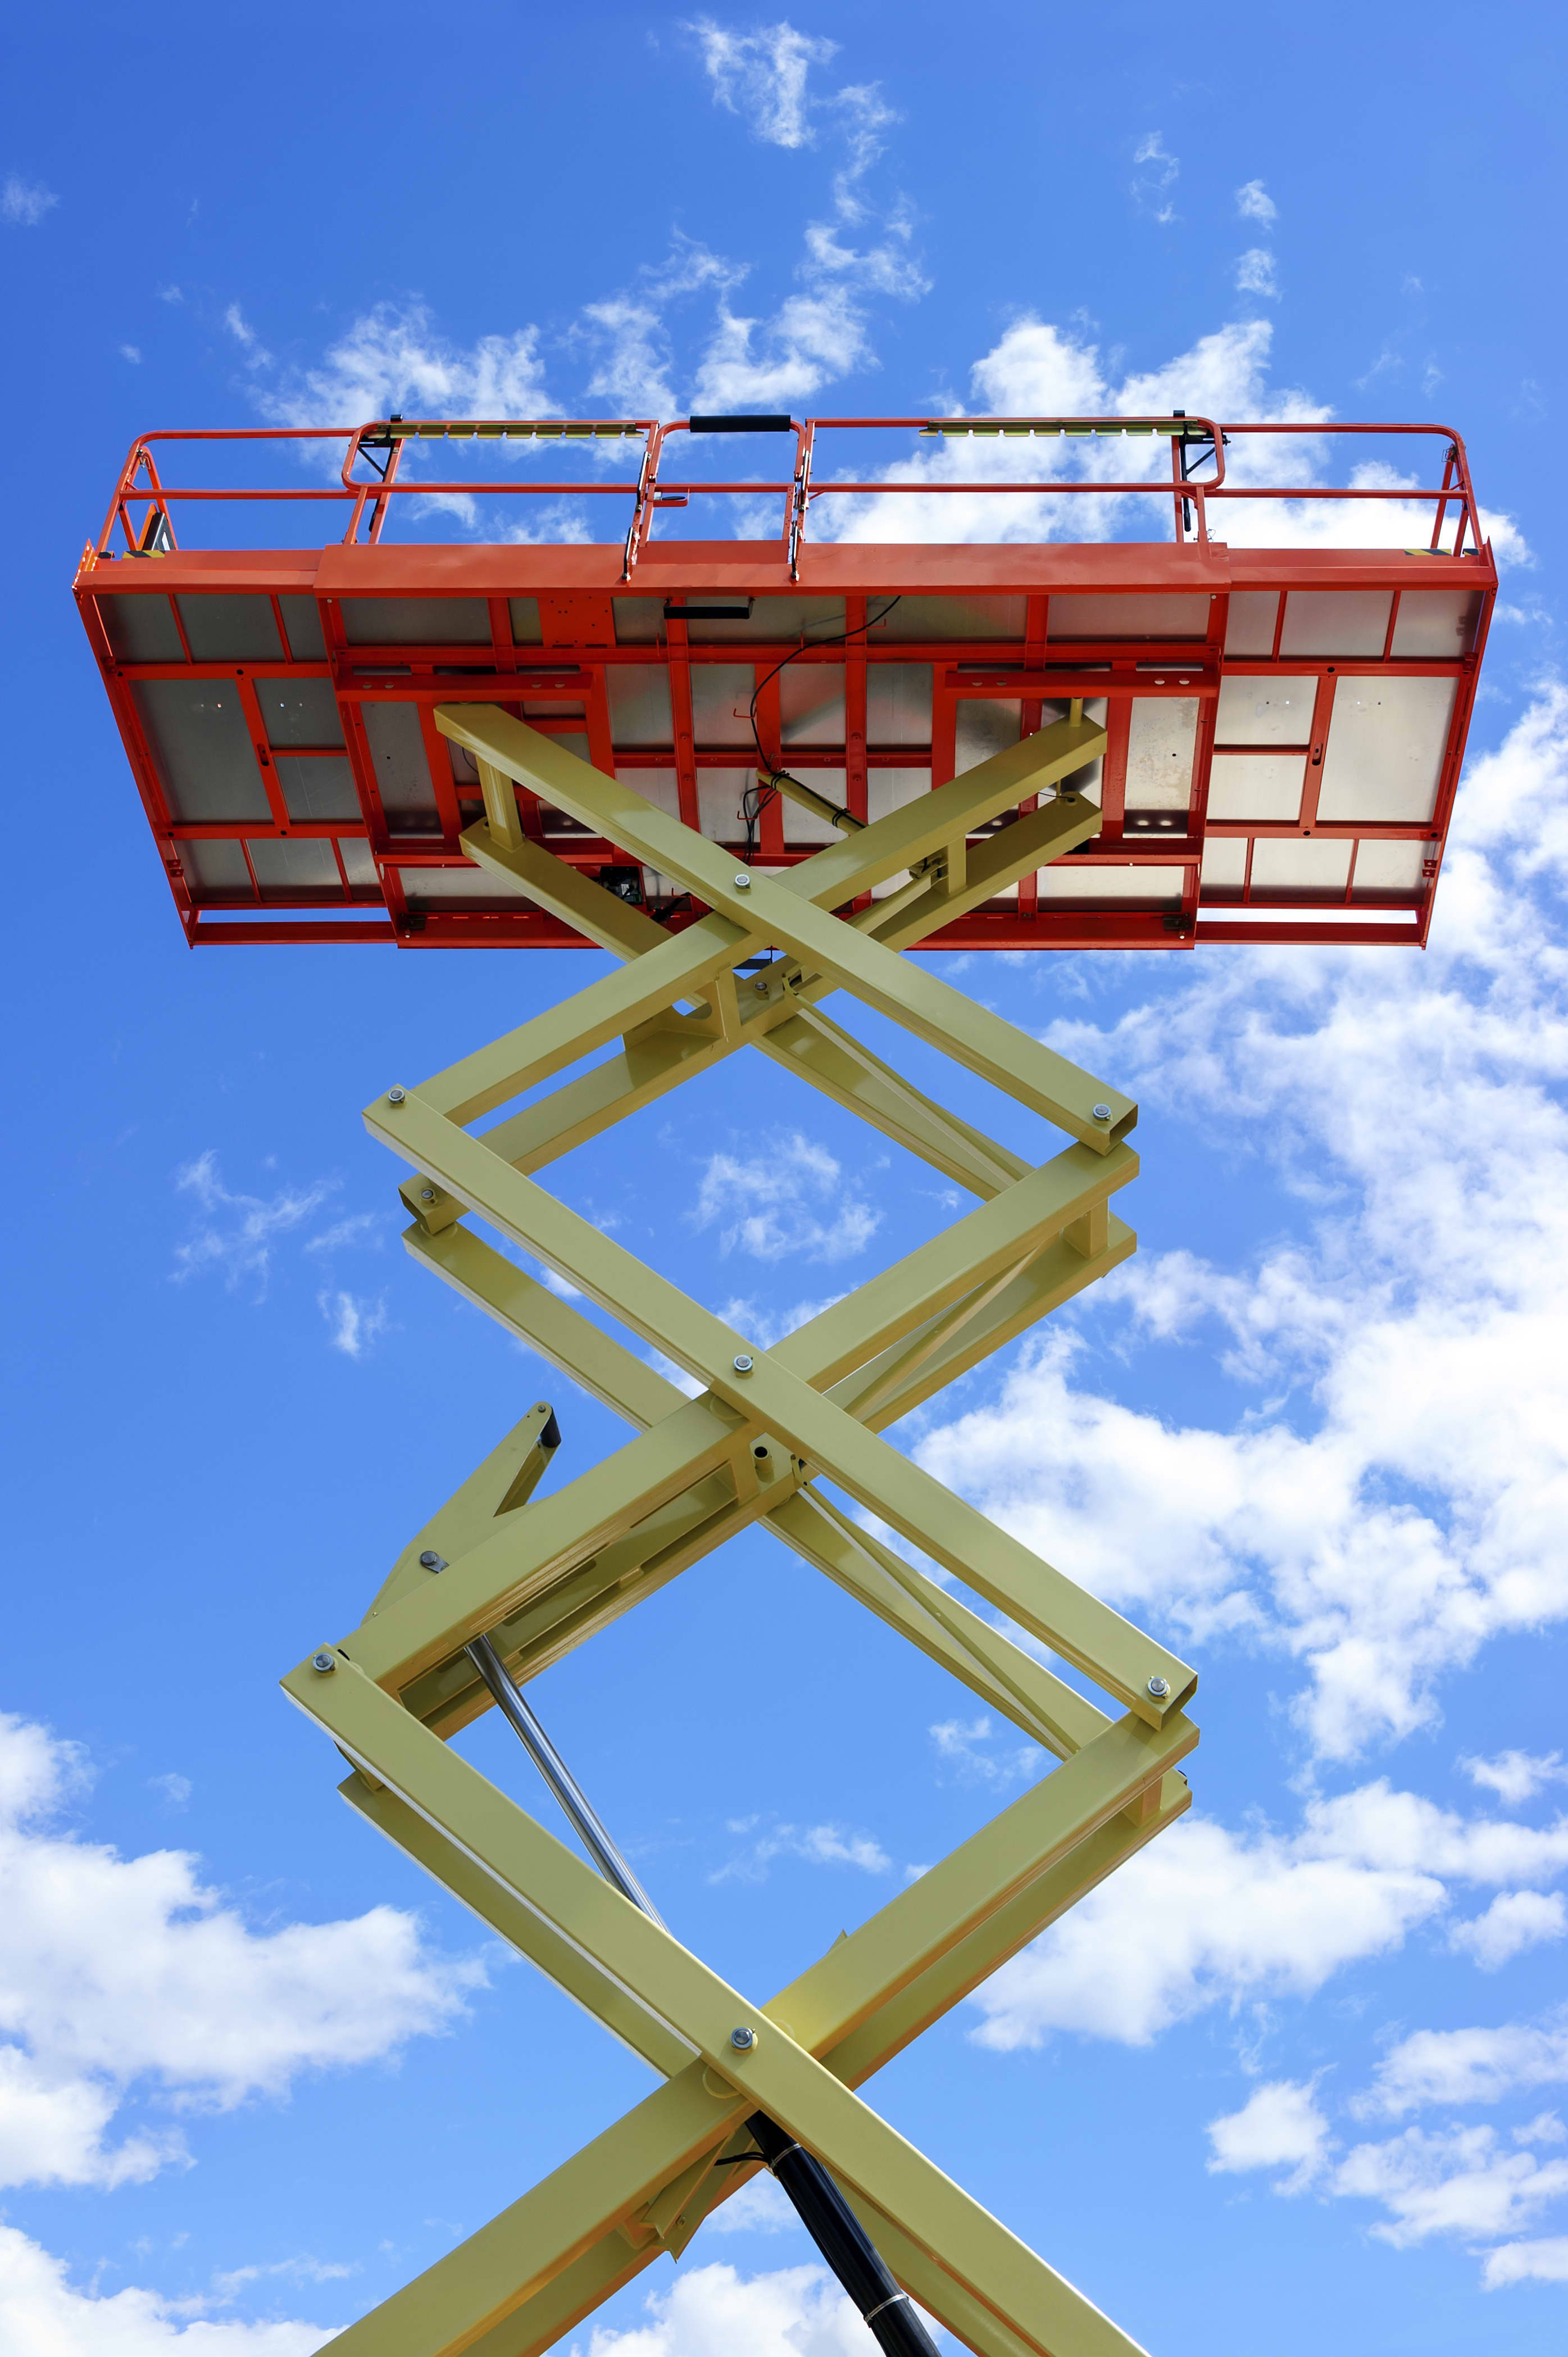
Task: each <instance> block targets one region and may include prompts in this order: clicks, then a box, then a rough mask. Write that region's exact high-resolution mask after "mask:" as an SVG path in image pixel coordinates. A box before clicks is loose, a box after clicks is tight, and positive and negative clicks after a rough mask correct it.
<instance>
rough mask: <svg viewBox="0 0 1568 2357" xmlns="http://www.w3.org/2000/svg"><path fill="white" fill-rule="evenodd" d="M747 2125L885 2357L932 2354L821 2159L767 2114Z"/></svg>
mask: <svg viewBox="0 0 1568 2357" xmlns="http://www.w3.org/2000/svg"><path fill="white" fill-rule="evenodd" d="M746 2133H747V2134H748V2135H749V2136H750V2137H751V2139H752V2141H753V2143H754V2144H755V2145H756V2147H757V2150H758V2152H759V2153H760V2154H761V2155H762V2158H764V2160H765V2161H766V2162H767V2163H768V2168H769V2169H771V2170H772V2172H773V2175H774V2177H775V2178H776V2179H777V2180H778V2182H779V2186H780V2187H781V2188H782V2190H783V2191H784V2192H785V2194H786V2195H787V2196H788V2198H789V2201H790V2202H791V2203H792V2204H793V2205H794V2210H795V2214H796V2216H797V2217H798V2218H799V2219H800V2223H801V2225H802V2226H804V2228H805V2230H806V2232H807V2233H808V2234H810V2236H811V2240H812V2242H813V2243H815V2244H816V2246H817V2248H818V2250H819V2251H821V2253H822V2256H823V2258H824V2259H825V2260H826V2261H827V2264H828V2265H829V2266H830V2267H832V2271H833V2273H834V2275H835V2276H837V2277H838V2279H839V2281H840V2283H841V2284H843V2287H844V2289H845V2291H846V2292H847V2293H848V2294H849V2296H850V2298H851V2299H853V2300H854V2304H855V2306H856V2308H857V2309H859V2310H860V2312H861V2315H862V2316H863V2317H864V2318H865V2322H866V2324H867V2326H868V2327H869V2329H870V2330H871V2332H872V2335H873V2337H874V2338H875V2341H877V2343H878V2344H879V2346H880V2347H882V2348H883V2349H885V2350H886V2352H887V2357H937V2345H936V2342H935V2341H933V2340H932V2339H931V2336H930V2334H929V2332H928V2331H927V2330H926V2328H925V2326H924V2325H923V2324H922V2323H921V2321H920V2319H919V2318H918V2316H917V2315H916V2313H915V2309H914V2306H913V2303H912V2302H911V2300H910V2298H909V2296H908V2292H902V2291H900V2290H899V2288H898V2287H897V2284H896V2283H895V2282H894V2280H893V2278H892V2276H890V2275H889V2274H888V2272H887V2269H886V2266H884V2264H883V2262H882V2260H881V2258H880V2257H879V2256H878V2255H877V2252H876V2249H875V2245H874V2244H873V2243H872V2242H871V2240H870V2238H869V2237H868V2235H867V2234H866V2232H865V2227H864V2226H863V2225H862V2224H861V2222H860V2221H859V2219H858V2218H857V2217H856V2216H855V2214H854V2211H853V2210H852V2209H851V2208H850V2206H849V2203H848V2202H847V2201H845V2200H844V2198H843V2194H842V2193H841V2192H840V2191H839V2190H838V2187H837V2186H836V2185H835V2184H834V2183H833V2180H832V2178H831V2177H830V2176H829V2175H828V2172H827V2170H826V2169H824V2168H823V2167H822V2162H821V2161H820V2160H818V2159H817V2158H816V2157H815V2155H814V2154H812V2153H809V2152H807V2151H806V2150H805V2148H804V2147H802V2146H800V2145H798V2144H797V2143H796V2142H795V2140H794V2138H793V2137H792V2136H787V2135H786V2134H785V2132H784V2130H783V2129H782V2128H781V2127H780V2126H779V2125H778V2123H777V2121H775V2120H770V2119H769V2118H768V2115H767V2113H766V2112H753V2114H752V2115H751V2117H750V2118H749V2119H748V2120H747V2122H746Z"/></svg>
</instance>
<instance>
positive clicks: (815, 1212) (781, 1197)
mask: <svg viewBox="0 0 1568 2357" xmlns="http://www.w3.org/2000/svg"><path fill="white" fill-rule="evenodd" d="M692 1216H693V1219H694V1221H695V1222H696V1224H697V1225H698V1227H700V1228H713V1227H716V1228H717V1229H718V1230H719V1244H720V1249H721V1250H722V1251H724V1252H725V1253H729V1252H733V1251H736V1249H738V1250H740V1251H741V1252H744V1253H747V1254H750V1255H751V1257H752V1258H753V1259H755V1260H765V1261H779V1260H783V1259H784V1258H786V1257H787V1256H788V1255H789V1254H794V1253H799V1254H803V1255H804V1257H805V1258H806V1259H808V1260H814V1261H827V1262H832V1261H841V1260H848V1259H850V1258H852V1257H853V1255H854V1254H856V1253H858V1252H864V1251H865V1246H866V1245H867V1243H869V1242H870V1241H871V1238H872V1236H873V1235H874V1234H875V1232H876V1229H877V1227H878V1225H879V1224H880V1222H881V1217H882V1215H881V1213H880V1211H877V1210H876V1209H875V1206H874V1205H873V1204H870V1203H868V1202H866V1201H865V1199H864V1197H863V1196H861V1195H860V1194H859V1192H858V1191H857V1190H856V1189H855V1187H854V1184H853V1183H849V1184H846V1182H845V1180H844V1177H843V1171H842V1169H841V1168H840V1167H839V1164H838V1162H837V1161H836V1160H835V1158H834V1157H833V1156H832V1155H831V1154H830V1153H829V1152H828V1151H827V1149H826V1147H824V1146H816V1145H814V1144H813V1143H812V1142H811V1139H810V1138H807V1137H803V1136H801V1135H800V1132H799V1131H796V1132H794V1133H793V1134H792V1135H788V1136H783V1137H779V1138H776V1139H775V1140H773V1141H772V1143H771V1145H770V1146H769V1147H768V1151H767V1152H766V1153H765V1154H763V1155H759V1156H758V1157H756V1158H755V1159H754V1160H743V1159H741V1158H739V1157H736V1156H735V1155H733V1154H714V1155H711V1156H710V1157H709V1158H708V1162H707V1166H706V1168H705V1169H704V1170H703V1177H702V1182H701V1185H700V1186H699V1188H698V1190H697V1200H696V1203H695V1205H694V1207H693V1213H692Z"/></svg>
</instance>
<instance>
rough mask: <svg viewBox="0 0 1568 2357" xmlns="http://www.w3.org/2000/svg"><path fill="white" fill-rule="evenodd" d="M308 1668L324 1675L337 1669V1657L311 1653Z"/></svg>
mask: <svg viewBox="0 0 1568 2357" xmlns="http://www.w3.org/2000/svg"><path fill="white" fill-rule="evenodd" d="M310 1666H311V1668H312V1669H313V1670H319V1671H321V1672H322V1674H324V1675H325V1674H326V1673H327V1671H328V1670H335V1669H336V1668H337V1666H338V1656H337V1654H336V1653H312V1655H311V1657H310Z"/></svg>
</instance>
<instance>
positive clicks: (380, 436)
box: [95, 410, 1482, 580]
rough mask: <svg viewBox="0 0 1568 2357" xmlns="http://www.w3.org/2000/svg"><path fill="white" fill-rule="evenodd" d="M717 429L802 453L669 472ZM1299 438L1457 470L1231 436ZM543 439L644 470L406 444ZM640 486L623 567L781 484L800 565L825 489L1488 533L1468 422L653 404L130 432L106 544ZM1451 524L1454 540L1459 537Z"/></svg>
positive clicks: (1195, 518)
mask: <svg viewBox="0 0 1568 2357" xmlns="http://www.w3.org/2000/svg"><path fill="white" fill-rule="evenodd" d="M852 430H853V431H854V432H857V433H865V432H881V433H889V432H901V431H904V432H911V433H913V434H914V435H915V436H917V437H918V440H919V441H922V442H940V443H942V444H949V443H951V442H953V441H957V440H967V441H973V442H977V443H981V442H993V441H994V442H1000V443H1013V442H1018V441H1074V442H1077V441H1083V442H1086V443H1090V442H1091V443H1093V444H1094V445H1096V446H1097V447H1098V446H1100V445H1103V444H1108V443H1110V442H1112V441H1118V442H1120V443H1122V445H1123V446H1125V445H1127V444H1129V443H1130V444H1132V445H1133V446H1134V447H1137V446H1141V445H1142V444H1144V443H1145V442H1148V441H1151V440H1153V441H1161V440H1163V441H1165V443H1167V444H1168V446H1169V451H1170V477H1169V480H1168V482H1162V481H1161V480H1159V479H1155V478H1154V477H1152V476H1151V475H1150V474H1148V473H1144V474H1138V475H1134V476H1133V479H1131V480H1128V479H1112V478H1110V477H1102V476H1100V475H1096V474H1093V473H1089V474H1084V475H1080V476H1078V477H1074V478H1071V479H1067V478H1064V477H1062V476H1059V475H1050V474H1045V475H1040V474H1037V473H1031V474H1030V475H1028V476H1013V475H1008V476H1006V477H1004V478H999V477H997V476H996V475H994V474H992V475H981V476H979V477H977V478H972V479H958V478H955V479H936V478H934V477H933V475H932V473H931V472H930V470H929V468H926V467H919V468H915V467H911V468H910V471H908V472H907V473H900V472H897V471H896V472H891V473H884V474H881V475H875V476H872V477H868V478H865V479H855V478H853V477H849V476H838V475H835V476H833V477H831V478H829V479H821V478H819V477H818V475H817V473H816V471H815V469H816V462H817V457H818V448H819V445H818V436H819V435H830V436H837V435H839V434H842V433H844V432H848V431H852ZM719 434H745V435H748V436H749V435H761V434H788V435H789V436H792V437H793V443H794V450H793V458H792V463H791V466H790V469H789V475H788V476H787V477H782V478H777V479H768V478H762V477H749V478H746V477H741V478H736V477H718V478H705V477H701V476H698V475H696V474H694V473H691V472H688V473H687V474H685V475H684V476H682V477H681V478H678V479H666V477H665V476H664V474H663V472H662V469H663V467H664V462H665V460H666V457H669V456H672V455H673V448H674V446H673V444H672V437H673V436H678V435H686V436H693V435H698V436H711V435H719ZM1240 436H1294V438H1295V440H1296V441H1297V442H1298V443H1304V444H1306V445H1309V446H1310V445H1314V444H1322V443H1333V442H1334V441H1336V440H1337V439H1338V440H1343V439H1344V438H1345V437H1364V436H1388V437H1391V438H1393V439H1395V440H1396V441H1398V440H1413V441H1415V442H1417V443H1419V444H1421V445H1422V446H1423V447H1424V445H1425V444H1427V443H1429V442H1430V441H1432V440H1434V439H1435V440H1437V441H1438V442H1439V443H1440V444H1441V445H1442V447H1443V452H1444V456H1443V479H1442V481H1441V482H1440V483H1439V484H1437V485H1436V486H1428V485H1423V484H1415V483H1404V482H1401V481H1398V480H1393V481H1388V482H1380V483H1367V482H1360V483H1348V484H1344V483H1313V482H1307V483H1277V482H1261V483H1260V482H1250V481H1249V482H1240V481H1235V480H1232V479H1230V476H1229V474H1228V472H1227V468H1226V455H1225V454H1226V449H1227V446H1228V445H1230V444H1232V443H1233V442H1235V441H1236V439H1237V438H1238V437H1240ZM461 441H479V442H487V443H488V442H501V441H505V442H535V443H547V444H553V443H557V442H558V443H561V444H576V445H579V446H581V445H593V446H595V447H604V446H605V445H607V444H611V443H617V442H620V443H632V444H635V445H638V446H639V460H638V467H637V471H636V475H635V477H634V478H633V479H629V480H628V479H625V478H620V479H615V480H595V479H576V478H573V479H564V480H560V479H552V480H549V481H541V480H538V479H528V480H520V479H518V478H516V477H510V478H505V479H499V480H478V479H474V478H471V477H455V478H451V479H447V478H446V477H442V476H424V475H421V476H417V477H415V476H409V477H406V478H405V477H403V475H402V472H401V469H402V461H403V453H404V451H405V450H406V449H407V448H408V447H409V446H410V445H411V444H417V445H420V446H433V445H435V443H438V442H439V443H447V442H461ZM229 443H241V444H253V443H263V444H278V445H281V444H285V443H318V444H329V443H340V444H342V445H343V446H344V449H343V460H342V465H341V468H340V471H339V475H338V481H337V482H336V483H334V484H309V485H306V484H277V485H260V486H258V485H254V484H252V485H247V486H243V487H233V486H208V485H196V484H188V483H184V484H176V483H166V482H165V481H164V480H163V479H162V478H161V476H160V474H159V471H158V466H157V460H156V457H155V455H154V446H155V445H165V444H176V445H179V446H181V447H184V446H188V445H203V446H204V445H214V444H229ZM519 497H522V498H528V499H535V500H537V499H546V498H553V499H558V500H559V499H573V500H576V499H614V498H619V499H627V500H630V501H631V506H632V512H631V520H630V522H629V525H628V530H627V533H626V539H625V544H624V558H623V565H622V576H621V577H622V579H623V580H629V578H630V577H631V574H632V571H633V568H634V566H635V565H636V564H637V562H638V560H639V557H640V556H641V555H642V554H643V553H644V551H645V549H646V548H647V546H648V544H649V541H650V538H651V537H652V536H653V531H654V524H655V519H656V518H657V517H658V516H659V515H660V513H661V512H662V511H666V510H671V509H685V508H689V507H690V506H691V503H692V501H693V500H698V499H704V498H710V497H719V498H723V497H745V498H748V499H752V500H756V499H761V498H772V497H778V498H780V499H781V500H783V511H782V516H781V521H780V524H779V535H778V537H779V546H780V549H781V551H782V553H783V554H785V555H786V557H787V558H788V561H789V573H790V577H791V578H795V577H796V576H797V575H798V571H799V564H800V548H801V545H802V543H803V541H804V539H805V535H806V526H807V520H808V517H809V515H810V513H811V509H812V508H813V507H815V505H816V504H817V502H818V501H819V500H824V499H839V500H843V499H861V500H870V499H878V500H881V499H905V498H918V499H950V498H954V497H969V498H975V497H987V498H990V497H996V498H1014V499H1016V498H1020V497H1026V498H1036V499H1074V498H1079V499H1085V498H1093V499H1100V498H1106V499H1141V500H1148V499H1150V498H1151V497H1153V498H1159V497H1168V498H1169V499H1170V500H1171V503H1172V514H1173V521H1174V535H1175V538H1176V541H1177V543H1178V544H1179V543H1183V542H1185V541H1187V540H1188V539H1190V540H1192V541H1193V542H1194V543H1195V544H1197V545H1198V546H1207V545H1208V540H1209V526H1210V507H1211V503H1213V502H1215V501H1221V500H1273V501H1274V502H1275V503H1277V504H1291V503H1294V502H1297V501H1319V500H1353V501H1371V502H1383V503H1385V504H1386V503H1389V502H1393V503H1396V504H1401V505H1411V504H1413V505H1416V506H1418V507H1430V508H1431V509H1432V511H1433V520H1432V527H1431V533H1430V538H1429V540H1428V542H1427V545H1428V546H1429V547H1430V548H1431V549H1432V550H1434V552H1435V551H1439V550H1443V551H1444V552H1445V553H1446V554H1451V555H1455V556H1456V555H1460V554H1464V553H1465V551H1466V545H1468V547H1469V549H1470V550H1471V552H1472V553H1478V551H1479V550H1480V548H1481V546H1482V531H1481V522H1480V516H1479V512H1478V511H1477V505H1476V500H1475V493H1474V490H1473V487H1472V484H1471V479H1470V471H1469V463H1468V460H1467V457H1466V451H1465V445H1464V443H1463V441H1462V440H1461V438H1460V436H1458V435H1456V434H1455V433H1454V432H1452V431H1451V429H1450V428H1448V427H1447V426H1444V425H1416V424H1411V425H1403V424H1355V425H1342V424H1316V423H1315V424H1305V425H1303V424H1272V423H1271V424H1263V425H1260V424H1250V425H1249V424H1221V423H1219V421H1217V420H1214V419H1211V418H1205V417H1197V416H1188V415H1187V414H1185V413H1183V412H1181V411H1179V410H1178V411H1174V412H1172V413H1171V414H1169V415H1166V416H1143V417H1090V418H1083V417H1071V418H1069V417H929V416H927V417H918V416H917V417H821V418H806V419H803V420H802V419H796V418H792V417H787V416H781V415H780V416H771V415H769V416H760V415H758V416H752V415H747V416H693V417H686V418H677V419H673V420H670V421H666V422H663V423H660V421H658V420H656V419H650V418H585V419H567V418H534V419H528V418H499V419H482V418H405V417H401V416H396V415H394V416H392V417H391V418H381V419H374V420H371V422H370V423H368V424H366V425H358V426H352V427H349V426H334V427H317V426H240V427H212V428H206V429H199V430H180V429H170V430H166V431H161V432H157V433H151V434H145V435H142V436H139V437H138V439H137V440H136V441H135V442H134V444H133V445H132V447H131V450H130V453H129V455H128V457H127V458H126V460H125V464H124V467H123V468H122V469H121V473H120V478H119V480H118V482H117V483H116V485H115V487H114V493H113V499H112V500H111V501H110V505H109V511H108V513H107V515H106V516H105V518H104V522H103V527H102V532H101V533H100V534H99V537H98V540H97V543H96V544H95V546H96V550H97V553H98V554H110V553H111V550H110V544H111V542H112V540H113V536H114V533H115V531H116V529H118V530H119V532H120V533H122V534H123V536H124V544H125V549H126V552H127V553H128V554H135V555H144V556H145V555H154V554H166V553H168V552H171V551H172V550H174V549H175V548H176V547H177V535H176V532H175V525H174V510H175V508H176V507H177V505H178V504H180V503H184V502H206V503H223V502H228V501H235V500H239V501H247V502H255V501H276V502H280V503H290V504H292V503H297V502H307V503H308V502H321V501H328V502H336V503H338V504H339V505H341V503H343V502H347V503H348V506H349V515H348V519H347V524H346V528H345V530H344V531H343V533H342V535H341V536H342V539H343V541H344V543H345V544H349V545H352V544H355V543H357V542H359V541H360V540H361V539H364V540H366V541H368V542H372V543H373V542H377V541H379V540H380V539H381V534H382V532H383V530H384V528H385V525H386V523H387V521H388V518H389V516H390V515H391V514H392V502H393V501H394V500H408V499H413V500H436V501H446V502H451V501H454V500H466V501H470V500H475V499H515V498H519ZM1448 533H1452V541H1451V543H1449V542H1447V541H1446V539H1445V535H1447V534H1448Z"/></svg>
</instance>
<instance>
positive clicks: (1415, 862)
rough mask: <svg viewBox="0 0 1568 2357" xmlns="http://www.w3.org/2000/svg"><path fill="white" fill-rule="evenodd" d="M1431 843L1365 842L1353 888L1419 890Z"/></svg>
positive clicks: (1359, 890)
mask: <svg viewBox="0 0 1568 2357" xmlns="http://www.w3.org/2000/svg"><path fill="white" fill-rule="evenodd" d="M1433 847H1434V846H1433V845H1431V844H1429V843H1379V842H1376V841H1373V842H1370V843H1366V842H1364V843H1363V844H1362V845H1361V848H1360V849H1359V852H1358V853H1357V854H1356V880H1355V883H1354V884H1353V885H1352V886H1351V890H1352V891H1353V892H1419V891H1420V889H1421V868H1422V862H1423V860H1424V859H1425V858H1426V857H1427V856H1428V854H1429V853H1430V852H1431V851H1432V849H1433Z"/></svg>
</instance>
